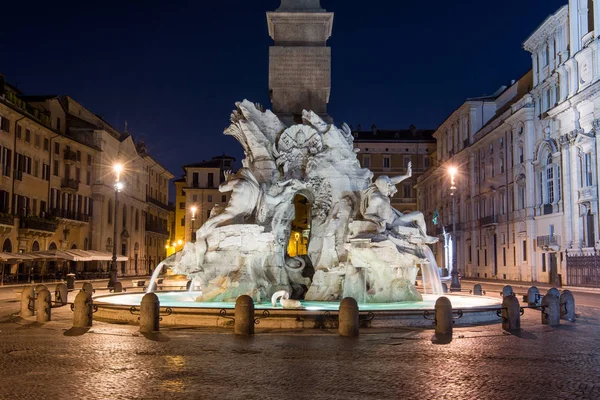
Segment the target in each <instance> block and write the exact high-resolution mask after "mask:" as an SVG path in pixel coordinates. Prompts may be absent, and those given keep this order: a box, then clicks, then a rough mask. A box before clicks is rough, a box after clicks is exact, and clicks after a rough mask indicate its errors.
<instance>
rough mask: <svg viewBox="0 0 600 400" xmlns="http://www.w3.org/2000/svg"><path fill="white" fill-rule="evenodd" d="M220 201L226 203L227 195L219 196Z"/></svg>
mask: <svg viewBox="0 0 600 400" xmlns="http://www.w3.org/2000/svg"><path fill="white" fill-rule="evenodd" d="M221 203H227V195H225V194H224V195H222V196H221Z"/></svg>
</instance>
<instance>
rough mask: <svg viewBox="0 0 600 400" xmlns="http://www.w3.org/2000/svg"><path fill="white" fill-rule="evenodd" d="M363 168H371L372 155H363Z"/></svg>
mask: <svg viewBox="0 0 600 400" xmlns="http://www.w3.org/2000/svg"><path fill="white" fill-rule="evenodd" d="M363 167H365V168H371V155H370V154H364V155H363Z"/></svg>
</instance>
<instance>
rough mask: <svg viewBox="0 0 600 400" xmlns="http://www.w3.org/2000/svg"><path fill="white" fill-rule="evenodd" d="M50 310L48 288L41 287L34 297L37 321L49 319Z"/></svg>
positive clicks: (50, 301) (50, 300)
mask: <svg viewBox="0 0 600 400" xmlns="http://www.w3.org/2000/svg"><path fill="white" fill-rule="evenodd" d="M51 312H52V297H51V296H50V291H48V289H41V290H39V291H38V292H37V296H36V299H35V313H36V320H37V322H48V321H50V314H51Z"/></svg>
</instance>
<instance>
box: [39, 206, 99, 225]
mask: <svg viewBox="0 0 600 400" xmlns="http://www.w3.org/2000/svg"><path fill="white" fill-rule="evenodd" d="M49 215H50V216H51V217H55V218H64V219H70V220H73V221H82V222H90V216H89V215H86V214H82V213H77V212H73V211H71V210H61V209H59V208H52V209H50V212H49Z"/></svg>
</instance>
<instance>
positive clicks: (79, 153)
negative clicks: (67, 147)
mask: <svg viewBox="0 0 600 400" xmlns="http://www.w3.org/2000/svg"><path fill="white" fill-rule="evenodd" d="M77 162H81V151H79V150H77Z"/></svg>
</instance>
